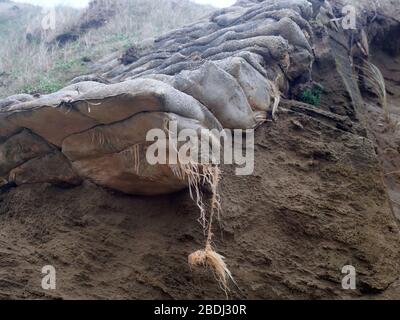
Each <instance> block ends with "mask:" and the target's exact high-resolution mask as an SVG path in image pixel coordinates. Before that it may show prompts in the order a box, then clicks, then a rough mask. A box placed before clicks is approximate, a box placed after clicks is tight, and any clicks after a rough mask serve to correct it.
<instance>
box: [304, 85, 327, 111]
mask: <svg viewBox="0 0 400 320" xmlns="http://www.w3.org/2000/svg"><path fill="white" fill-rule="evenodd" d="M323 90H324V89H323V87H322V86H321V85H317V84H315V85H313V86H312V87H311V88H305V89H304V90H303V91H302V92H301V93H300V97H299V98H300V101H302V102H304V103H308V104H311V105H313V106H319V104H320V103H321V97H322V93H323Z"/></svg>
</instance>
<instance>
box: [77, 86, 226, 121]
mask: <svg viewBox="0 0 400 320" xmlns="http://www.w3.org/2000/svg"><path fill="white" fill-rule="evenodd" d="M72 105H73V106H74V107H76V108H77V110H79V112H81V113H82V114H84V115H86V116H88V117H90V118H92V119H95V120H96V121H97V122H100V123H103V124H109V123H113V122H116V121H121V120H124V119H127V118H129V117H131V116H133V115H135V114H138V113H140V112H168V113H175V114H177V115H180V116H182V117H186V118H191V119H195V120H197V121H199V122H201V123H202V124H203V125H204V127H206V128H209V129H213V128H216V129H218V128H219V129H222V127H221V124H220V122H219V121H218V120H217V119H216V118H215V116H213V114H212V113H211V112H210V111H209V110H208V109H207V108H205V107H204V106H203V105H202V104H201V103H200V102H199V101H197V100H196V99H194V98H193V97H191V96H189V95H187V94H185V93H183V92H180V91H178V90H176V89H175V88H173V87H171V86H169V85H168V84H166V83H163V82H161V81H156V80H153V79H135V80H130V81H125V82H121V83H118V84H111V85H106V86H103V87H96V88H94V89H93V90H90V91H88V92H86V93H85V94H82V95H81V96H79V97H78V98H77V99H76V100H75V101H73V102H72Z"/></svg>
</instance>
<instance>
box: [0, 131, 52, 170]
mask: <svg viewBox="0 0 400 320" xmlns="http://www.w3.org/2000/svg"><path fill="white" fill-rule="evenodd" d="M51 150H52V149H51V147H50V146H49V145H48V144H47V143H46V142H45V141H44V140H43V139H41V138H40V137H38V136H37V135H35V134H32V133H30V132H29V131H28V130H26V129H25V130H23V131H22V132H20V133H18V134H16V135H14V136H12V137H10V138H9V139H7V140H6V141H5V142H4V143H2V144H1V145H0V176H6V175H8V173H9V172H10V170H12V169H14V168H16V167H17V166H19V165H21V164H23V163H24V162H26V161H28V160H30V159H33V158H35V157H40V156H42V155H44V154H47V153H49V152H51Z"/></svg>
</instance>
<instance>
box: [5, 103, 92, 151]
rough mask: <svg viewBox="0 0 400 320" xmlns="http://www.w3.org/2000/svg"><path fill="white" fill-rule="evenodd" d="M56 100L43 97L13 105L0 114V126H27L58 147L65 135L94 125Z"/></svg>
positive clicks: (70, 107)
mask: <svg viewBox="0 0 400 320" xmlns="http://www.w3.org/2000/svg"><path fill="white" fill-rule="evenodd" d="M60 103H61V99H47V98H44V99H38V100H35V101H31V102H26V103H21V104H18V105H16V106H13V107H11V108H9V109H8V110H7V111H6V112H4V113H3V114H2V113H0V128H2V127H3V126H4V127H6V126H7V125H10V124H11V125H13V126H14V127H16V128H27V129H30V130H31V131H32V132H34V133H36V134H37V135H39V136H41V137H43V138H44V139H46V140H47V141H48V142H50V143H52V144H54V145H56V146H61V144H62V141H63V140H64V138H65V137H67V136H69V135H71V134H73V133H76V132H81V131H83V130H86V129H88V128H92V127H94V126H95V125H97V124H98V123H97V122H96V121H95V120H93V119H91V118H89V117H87V116H85V115H83V114H81V113H79V112H78V111H76V110H74V109H73V108H72V106H70V105H68V104H66V105H60ZM0 132H1V131H0ZM4 134H7V132H5V133H4Z"/></svg>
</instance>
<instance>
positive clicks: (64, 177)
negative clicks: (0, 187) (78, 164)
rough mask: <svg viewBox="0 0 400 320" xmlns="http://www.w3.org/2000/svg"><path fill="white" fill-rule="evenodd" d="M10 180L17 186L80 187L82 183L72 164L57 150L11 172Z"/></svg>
mask: <svg viewBox="0 0 400 320" xmlns="http://www.w3.org/2000/svg"><path fill="white" fill-rule="evenodd" d="M8 180H9V181H10V182H14V183H15V184H16V185H23V184H33V183H52V184H69V185H78V184H80V183H81V181H82V179H81V178H80V177H79V176H78V175H77V174H76V173H75V171H74V170H73V169H72V167H71V164H70V162H69V161H68V160H67V159H66V158H65V156H63V155H62V154H61V153H60V152H59V151H57V150H54V151H52V152H50V153H48V154H45V155H43V156H39V157H36V158H33V159H31V160H29V161H27V162H25V163H23V164H21V165H20V166H18V167H16V168H15V169H13V170H11V172H10V174H9V179H8Z"/></svg>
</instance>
